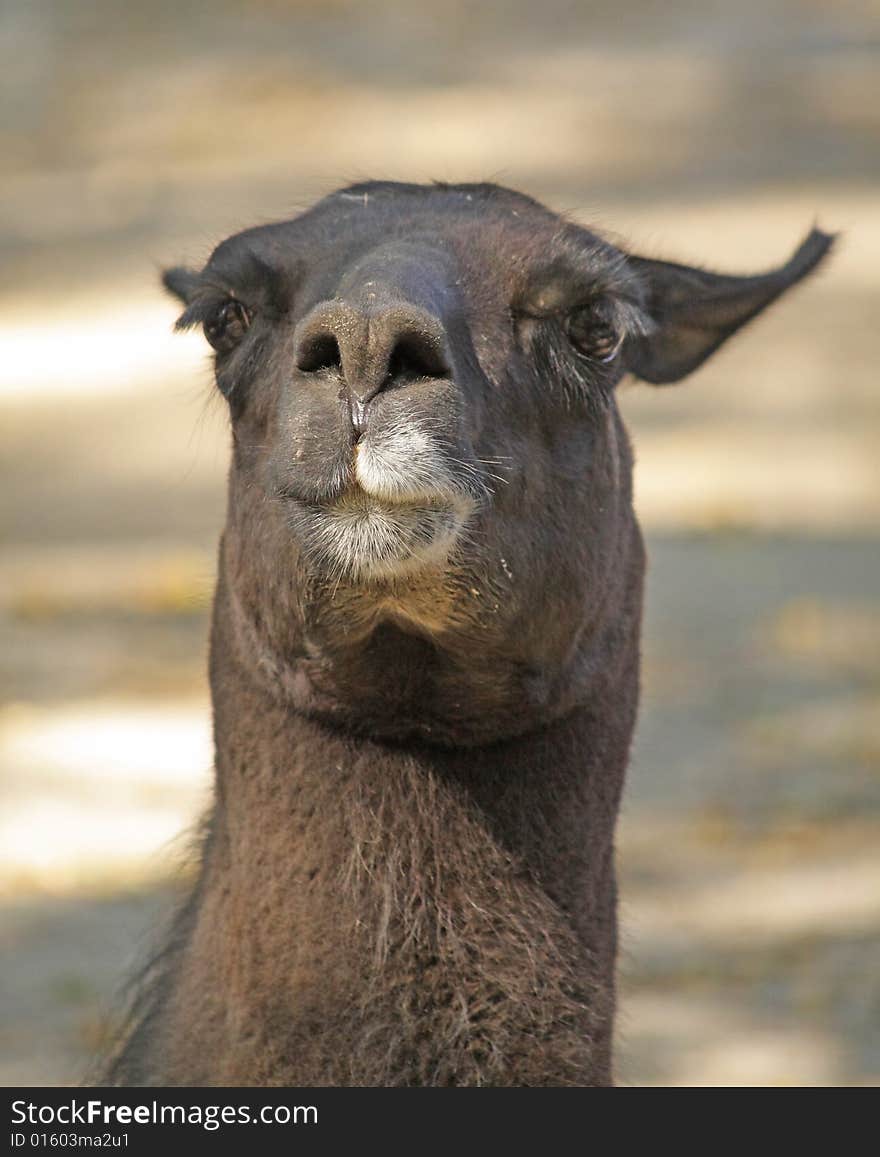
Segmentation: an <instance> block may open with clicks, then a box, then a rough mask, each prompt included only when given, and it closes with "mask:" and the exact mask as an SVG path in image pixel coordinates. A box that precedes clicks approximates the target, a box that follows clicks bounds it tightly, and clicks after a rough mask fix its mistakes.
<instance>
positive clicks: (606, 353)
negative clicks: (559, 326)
mask: <svg viewBox="0 0 880 1157" xmlns="http://www.w3.org/2000/svg"><path fill="white" fill-rule="evenodd" d="M608 314H609V311H608V309H607V308H603V307H602V306H601V305H588V306H584V307H583V308H581V309H576V310H575V311H574V313H571V314H569V315H568V318H567V319H566V322H565V332H566V333H567V334H568V339H569V341H570V342H571V344H572V345H573V346H574V347H575V349H576V350H578V351H579V352H580V353H582V354H583V355H584V356H585V357H588V358H589V359H590V360H591V361H594V362H602V363H605V362H610V361H613V360H614V358H615V357H616V356H617V351H618V350H619V349H620V347H621V344H622V343H623V335H622V334H621V333H618V331H617V327H616V326H615V325H614V324H613V322H612V321H611V319H610V318H609V316H608Z"/></svg>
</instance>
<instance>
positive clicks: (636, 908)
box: [0, 0, 880, 1085]
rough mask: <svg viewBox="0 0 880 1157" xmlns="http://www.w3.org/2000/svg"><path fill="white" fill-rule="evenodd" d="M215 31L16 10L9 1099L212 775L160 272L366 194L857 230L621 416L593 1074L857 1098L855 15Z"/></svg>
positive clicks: (740, 258) (862, 611)
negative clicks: (640, 587) (618, 582)
mask: <svg viewBox="0 0 880 1157" xmlns="http://www.w3.org/2000/svg"><path fill="white" fill-rule="evenodd" d="M587 7H589V13H587ZM206 13H208V6H205V5H198V4H195V3H176V4H174V5H172V4H170V3H165V2H163V0H151V2H150V3H148V4H139V5H137V6H135V7H131V8H129V9H128V10H127V14H126V19H125V21H121V20H120V18H119V16H118V6H117V7H115V6H113V5H112V4H110V3H109V0H108V2H97V3H92V4H84V5H78V6H69V7H66V8H65V7H64V6H56V5H52V4H50V3H48V0H45V2H44V0H33V2H32V3H28V4H24V3H21V4H18V3H14V4H12V5H8V6H6V7H5V8H4V12H3V14H2V18H0V54H2V53H3V52H4V51H5V56H4V57H3V60H2V61H0V63H2V64H3V67H2V68H0V83H2V84H3V85H4V86H6V88H7V90H8V91H7V92H5V93H4V94H0V95H3V96H4V97H5V96H9V97H10V99H12V100H13V102H14V103H13V105H12V106H10V107H14V108H15V110H16V115H15V116H14V117H12V118H9V120H8V122H4V123H3V124H2V125H0V145H2V155H3V157H4V165H5V171H4V174H3V185H2V196H3V222H4V228H3V234H2V237H0V248H2V254H3V262H2V270H3V272H2V282H0V349H2V350H3V357H2V358H0V468H2V480H3V485H2V487H0V542H2V559H0V633H2V645H0V703H2V706H0V801H2V806H0V910H2V920H0V948H2V953H0V956H2V960H3V965H2V972H0V1082H2V1083H4V1084H17V1083H36V1084H41V1083H44V1084H53V1083H64V1082H71V1081H76V1080H78V1079H80V1077H81V1075H82V1073H83V1072H84V1071H85V1068H86V1066H87V1064H88V1061H89V1058H90V1056H92V1055H93V1053H94V1051H95V1050H96V1049H97V1048H98V1047H99V1045H100V1042H101V1040H102V1039H103V1038H104V1036H105V1035H106V1033H107V1032H108V1030H109V1028H110V1026H111V1025H112V1008H113V993H114V991H115V989H116V988H117V986H118V984H119V983H120V982H121V980H122V979H123V977H124V975H125V973H126V971H127V970H128V969H129V968H130V966H131V963H132V961H133V960H135V959H136V958H137V957H138V955H139V954H140V953H141V952H142V951H143V949H144V947H145V946H146V945H148V944H149V942H150V941H151V939H152V938H153V937H154V936H155V934H156V929H157V928H158V927H159V926H160V925H161V922H162V919H163V914H164V913H165V912H167V910H168V908H169V905H171V904H172V903H173V900H174V896H175V894H176V890H177V889H179V887H180V880H181V877H180V875H179V874H178V872H177V865H178V863H179V860H180V851H181V848H182V847H183V846H184V845H185V837H182V836H181V833H185V832H186V830H187V829H188V828H189V827H191V826H192V824H193V823H194V822H195V819H196V817H197V816H198V814H199V811H200V809H201V807H202V806H203V803H204V799H205V796H206V791H207V786H208V781H209V769H210V762H211V752H210V747H209V742H208V703H207V694H206V683H205V676H204V665H205V664H204V659H205V640H206V610H207V605H208V602H209V598H210V591H211V584H212V578H213V556H214V544H215V541H216V535H217V532H218V528H219V526H220V524H221V522H222V517H223V475H224V472H225V463H226V453H227V452H226V441H227V435H226V429H225V418H224V414H223V409H222V406H221V405H220V404H219V402H217V400H215V399H213V398H212V396H211V393H210V387H209V381H208V374H207V370H206V358H205V354H204V350H203V348H202V345H201V342H200V339H199V338H198V337H197V336H195V335H188V336H186V337H174V336H172V335H171V333H170V326H171V323H172V321H173V318H174V309H173V306H172V304H171V303H169V302H166V301H165V300H163V298H162V296H161V295H160V293H159V292H158V290H157V289H156V288H155V269H156V266H157V265H158V264H160V263H161V262H163V261H171V260H178V259H180V258H181V257H190V258H192V259H194V260H198V259H199V258H201V257H203V256H204V255H205V253H206V252H207V251H208V250H209V249H210V246H211V244H212V242H213V241H214V240H216V239H218V238H220V237H222V236H223V235H224V234H225V233H227V232H228V231H230V230H231V229H234V228H237V227H239V226H241V225H244V224H249V223H252V222H253V221H257V220H262V219H267V218H270V217H273V216H278V215H281V214H283V213H285V212H287V211H289V210H290V209H291V208H292V207H295V206H296V205H297V204H303V203H305V202H307V201H308V200H310V199H311V198H312V196H313V195H315V194H317V193H319V192H321V191H323V190H324V189H326V188H329V187H332V186H333V185H334V184H336V183H337V182H338V181H340V180H344V179H350V178H357V177H360V176H362V175H364V174H365V173H368V172H372V173H381V174H382V175H393V176H400V177H405V178H418V179H424V178H426V177H441V178H452V177H455V178H463V179H471V178H484V177H487V176H490V177H495V178H496V179H499V180H502V181H504V182H505V183H509V184H512V185H515V186H520V187H522V188H525V189H527V190H528V191H530V192H532V193H534V194H536V195H538V196H541V197H544V198H545V199H547V200H549V201H550V202H552V203H553V204H554V205H556V206H557V207H561V208H565V209H567V210H570V211H571V212H572V213H573V214H574V215H576V216H577V217H578V218H579V219H581V220H584V221H598V222H600V223H601V224H602V226H603V227H604V228H606V229H607V230H609V231H610V232H611V233H612V234H613V235H618V234H620V235H625V236H626V237H627V238H629V239H631V243H632V245H633V246H634V247H635V248H638V249H640V250H642V251H648V252H651V253H655V254H662V255H665V256H670V257H678V258H681V259H685V260H694V261H700V262H703V263H707V264H713V265H718V266H726V267H728V268H730V269H731V270H737V269H742V270H753V269H757V268H761V267H763V266H767V265H770V264H772V263H774V262H776V261H779V260H782V259H783V258H784V256H785V255H786V253H787V251H789V250H790V249H791V248H793V246H794V245H795V244H796V242H797V240H798V239H799V236H800V235H801V234H802V233H803V232H805V231H806V230H807V229H808V228H809V226H810V224H811V222H812V220H813V218H814V217H815V216H816V214H819V217H820V220H821V223H822V224H823V225H825V226H826V227H828V228H832V229H840V230H842V231H843V234H844V235H843V237H842V240H841V244H840V246H839V250H838V253H837V254H836V256H835V258H834V260H833V262H832V263H831V264H830V265H829V267H828V268H827V270H826V271H824V272H823V273H822V274H821V275H820V276H819V277H817V278H816V279H815V280H814V281H813V282H811V283H810V284H809V285H808V286H805V287H803V288H802V289H800V290H799V291H798V292H797V293H796V294H794V295H792V297H791V298H790V299H787V300H786V301H785V302H783V303H781V304H780V305H779V306H778V307H776V308H775V309H774V311H773V313H772V314H770V315H768V316H767V317H766V318H765V319H761V320H760V321H759V322H757V323H756V324H755V325H754V326H753V327H752V328H751V331H750V332H749V333H747V334H745V335H743V336H742V337H740V338H738V339H737V340H736V341H735V342H733V343H732V344H731V346H730V348H729V349H726V350H725V351H723V352H722V353H721V354H719V355H718V357H717V358H716V359H714V360H713V361H712V362H711V363H710V364H709V365H707V366H706V367H705V368H704V369H703V370H702V371H701V372H700V373H699V374H697V375H695V377H694V378H693V379H692V380H691V381H690V382H689V383H688V384H687V385H685V386H681V387H679V388H676V389H669V390H651V389H648V388H646V387H635V386H632V387H626V388H625V389H624V391H623V394H622V405H623V408H624V410H625V413H626V415H627V418H628V421H629V424H630V426H631V429H632V432H633V438H634V441H635V443H636V447H637V453H638V468H637V495H638V507H639V511H640V514H641V517H642V520H643V522H644V524H645V526H646V529H647V532H648V539H649V550H650V555H651V568H650V576H649V587H648V599H647V620H646V629H645V679H644V684H645V686H644V695H643V706H642V713H641V719H640V724H639V728H638V734H637V740H636V746H635V752H634V758H633V765H632V770H631V775H630V782H629V789H628V794H627V799H626V805H625V809H624V815H623V820H622V827H621V838H620V863H621V872H622V883H623V887H622V892H623V897H622V916H623V946H624V951H623V954H622V961H621V970H622V992H621V1016H620V1047H619V1067H620V1074H621V1079H622V1080H624V1081H625V1082H628V1083H632V1084H638V1085H641V1084H771V1085H773V1084H777V1085H778V1084H818V1085H827V1084H876V1083H880V1033H878V1024H880V990H878V985H877V981H876V972H877V968H876V962H877V959H878V950H880V840H878V835H880V824H878V817H880V536H878V528H880V455H878V445H880V443H878V434H880V390H878V384H877V372H876V369H875V360H876V328H877V321H876V319H877V303H878V291H880V278H878V273H877V270H878V269H880V199H878V196H877V179H878V175H880V99H878V95H880V94H878V93H877V75H878V71H877V63H878V60H877V57H878V53H877V47H878V45H880V20H878V14H877V13H876V12H875V10H874V8H873V6H872V5H871V4H869V3H863V4H853V5H847V6H846V11H845V12H842V11H841V9H840V7H839V6H836V5H834V6H832V5H825V4H821V3H818V2H816V3H811V2H808V0H804V2H801V3H795V2H794V0H792V2H790V3H785V2H777V3H771V4H767V3H758V2H757V0H755V2H751V0H744V2H743V3H742V4H741V5H739V6H737V11H736V13H735V14H732V9H731V7H730V5H729V4H720V3H719V4H701V5H695V4H691V3H688V2H687V0H675V2H673V3H671V4H668V5H663V6H654V5H648V4H634V5H632V6H630V9H629V11H628V13H624V12H622V11H621V9H620V6H619V5H608V4H602V3H600V4H597V5H595V6H578V5H571V4H566V3H564V2H563V0H552V2H551V3H549V4H545V5H542V6H541V7H540V12H538V11H532V9H531V7H529V6H526V5H524V4H519V3H515V4H511V6H510V13H511V15H510V19H508V20H504V21H501V20H500V19H499V18H498V16H497V15H496V16H490V15H488V14H487V13H485V12H484V13H482V14H475V13H474V12H473V11H471V10H467V11H466V8H465V6H464V5H458V4H453V5H450V6H448V12H447V13H446V15H445V16H444V17H443V18H441V17H439V16H438V15H437V14H436V13H433V14H432V13H431V12H429V11H428V10H427V9H426V8H423V7H422V6H421V5H418V4H416V5H413V4H410V5H406V6H404V5H402V4H397V3H393V2H391V0H383V2H381V3H377V4H376V5H373V6H370V19H369V20H367V17H366V15H365V14H364V12H363V11H362V10H361V9H358V8H357V7H356V6H353V5H351V4H348V3H346V2H344V0H334V2H333V3H325V4H320V5H319V4H312V3H295V4H283V3H280V2H274V0H265V2H256V3H244V2H241V3H238V2H233V0H228V2H227V0H218V2H217V3H215V4H213V5H211V6H210V15H209V16H208V15H206ZM182 15H184V16H186V17H187V19H186V20H181V16H182ZM10 45H13V46H15V50H14V51H12V52H10ZM475 110H476V111H475ZM175 881H177V883H175Z"/></svg>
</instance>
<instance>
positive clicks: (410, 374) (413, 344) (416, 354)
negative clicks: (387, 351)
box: [386, 331, 449, 382]
mask: <svg viewBox="0 0 880 1157" xmlns="http://www.w3.org/2000/svg"><path fill="white" fill-rule="evenodd" d="M448 377H449V366H448V365H447V364H446V359H445V357H444V356H443V351H442V349H441V348H440V343H439V342H438V341H437V339H436V338H435V337H434V335H432V334H425V333H419V332H418V331H413V332H411V333H404V334H401V335H400V337H398V339H397V341H396V343H395V345H394V348H393V349H392V351H391V356H390V357H389V358H388V372H387V375H386V381H388V382H393V381H394V380H395V379H397V378H448Z"/></svg>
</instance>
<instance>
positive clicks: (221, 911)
mask: <svg viewBox="0 0 880 1157" xmlns="http://www.w3.org/2000/svg"><path fill="white" fill-rule="evenodd" d="M224 645H225V642H224V639H223V636H222V634H220V635H217V634H215V639H214V646H215V654H214V663H213V687H214V706H215V719H216V721H217V723H216V739H217V806H216V809H215V816H214V824H213V835H212V839H211V842H210V846H209V849H208V854H207V857H206V864H205V868H204V876H203V882H202V894H201V898H200V902H199V908H198V913H197V917H196V922H195V926H194V928H193V931H192V934H191V937H190V941H189V944H188V948H187V952H186V956H185V959H184V965H183V969H182V973H181V976H180V980H179V985H178V988H177V993H176V997H177V1000H179V1001H182V1002H183V1005H186V1004H188V1003H191V1002H194V1001H195V1002H199V1003H200V1005H201V1007H202V1008H203V1010H204V1016H203V1021H204V1023H206V1024H213V1025H214V1028H213V1030H212V1031H213V1032H214V1034H215V1037H214V1038H213V1039H209V1040H205V1039H203V1040H201V1041H200V1042H192V1043H190V1044H189V1045H181V1048H182V1050H183V1052H182V1054H181V1056H180V1059H179V1065H180V1068H181V1071H185V1072H186V1075H187V1079H188V1080H192V1078H193V1076H196V1077H198V1078H199V1080H201V1081H203V1082H205V1083H226V1084H232V1083H253V1082H255V1083H260V1082H261V1080H270V1079H271V1080H272V1081H273V1082H275V1083H277V1081H278V1080H279V1074H281V1079H282V1081H283V1083H289V1084H304V1085H308V1084H318V1083H332V1084H380V1085H381V1084H443V1083H447V1084H455V1083H467V1084H479V1083H488V1084H546V1083H555V1084H589V1083H600V1084H601V1083H607V1081H608V1079H609V1071H608V1069H609V1063H610V1062H609V1056H610V1034H611V1020H612V1008H613V988H614V977H613V960H614V950H615V917H614V865H613V832H614V822H615V816H616V812H617V806H618V802H619V793H620V788H621V784H622V778H623V772H624V765H625V760H626V751H627V746H628V741H629V728H630V726H631V718H629V719H628V720H627V719H626V717H625V713H624V712H622V711H621V710H620V704H619V703H618V704H617V710H616V711H615V712H608V711H607V710H606V711H604V713H603V707H607V704H603V703H602V702H597V703H596V704H595V705H594V706H592V707H590V708H589V709H586V708H582V709H579V710H577V711H574V712H572V713H570V714H569V715H568V716H567V717H566V718H565V719H563V720H560V721H558V722H557V723H555V724H554V725H553V726H551V727H548V728H545V729H541V730H538V731H535V732H532V733H530V734H529V735H527V736H520V737H519V738H518V739H517V740H516V741H515V742H511V743H500V744H495V745H491V746H487V747H483V748H479V749H471V750H464V751H461V750H459V751H448V750H442V749H438V748H432V747H429V746H428V745H424V744H409V745H391V744H383V743H376V742H374V741H371V740H367V739H363V738H357V737H354V736H351V735H350V734H347V733H345V732H343V731H341V730H339V729H335V728H333V727H331V726H328V725H327V724H325V723H321V722H318V721H316V720H313V719H309V718H307V717H305V716H303V715H301V714H299V713H297V712H296V711H293V710H291V708H290V706H289V704H286V703H284V702H283V701H282V700H280V699H278V698H276V697H272V696H270V695H268V694H267V693H266V692H265V690H264V688H263V687H262V685H261V683H260V681H259V680H255V679H253V678H252V677H251V676H250V674H249V672H247V671H246V670H244V669H242V668H241V666H240V663H239V661H238V660H237V659H236V658H235V656H232V655H230V654H228V653H227V654H223V653H222V650H220V651H218V648H221V649H222V648H223V647H224ZM632 675H633V676H634V671H633V672H632ZM631 698H632V700H633V702H634V688H632V689H631ZM206 978H210V983H209V984H208V985H207V986H206V984H205V981H206ZM207 994H209V995H207ZM206 1001H208V1002H209V1003H211V1002H213V1003H212V1008H210V1009H206V1008H205V1007H204V1006H205V1002H206ZM179 1007H182V1005H181V1006H179ZM209 1014H210V1015H209ZM230 1026H232V1028H233V1031H234V1034H235V1039H236V1041H239V1042H241V1041H250V1042H251V1045H249V1046H247V1047H245V1046H241V1047H237V1048H234V1049H230V1048H229V1047H228V1045H227V1044H226V1040H227V1037H226V1035H225V1034H228V1033H229V1031H230ZM536 1040H537V1041H539V1042H540V1044H539V1045H538V1046H536V1044H535V1042H536ZM214 1055H222V1057H223V1058H224V1059H223V1061H222V1066H221V1069H220V1070H218V1069H217V1068H216V1067H214V1068H210V1069H209V1070H206V1069H205V1068H204V1066H205V1064H206V1063H207V1062H206V1061H205V1060H204V1059H203V1058H204V1057H205V1056H214ZM292 1058H295V1059H292ZM218 1063H219V1062H218Z"/></svg>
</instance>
